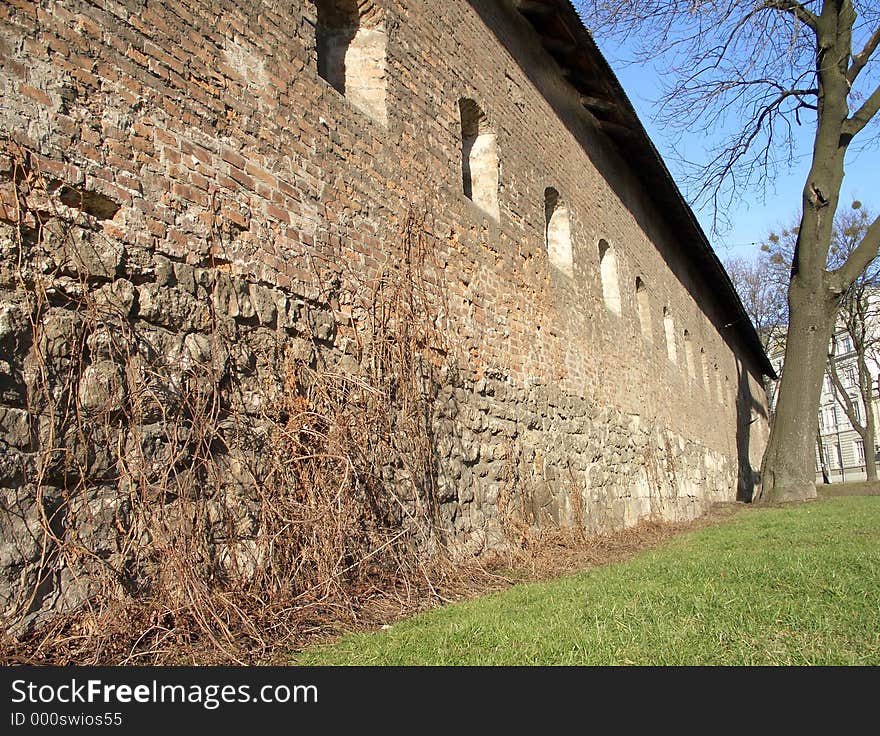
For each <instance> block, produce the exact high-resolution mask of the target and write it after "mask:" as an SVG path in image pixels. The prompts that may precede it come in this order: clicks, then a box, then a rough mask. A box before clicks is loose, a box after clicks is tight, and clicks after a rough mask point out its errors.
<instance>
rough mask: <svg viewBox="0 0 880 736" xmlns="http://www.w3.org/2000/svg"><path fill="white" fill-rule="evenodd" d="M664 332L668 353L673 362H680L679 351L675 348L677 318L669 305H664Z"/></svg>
mask: <svg viewBox="0 0 880 736" xmlns="http://www.w3.org/2000/svg"><path fill="white" fill-rule="evenodd" d="M663 332H664V334H665V335H666V354H667V355H668V356H669V360H671V361H672V362H673V363H677V362H678V353H677V352H676V350H675V320H674V319H673V317H672V312H670V311H669V307H663Z"/></svg>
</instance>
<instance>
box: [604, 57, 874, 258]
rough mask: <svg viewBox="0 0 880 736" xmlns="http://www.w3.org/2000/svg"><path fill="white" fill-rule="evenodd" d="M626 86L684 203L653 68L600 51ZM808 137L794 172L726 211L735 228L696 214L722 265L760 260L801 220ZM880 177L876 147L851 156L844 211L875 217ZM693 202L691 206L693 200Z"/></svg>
mask: <svg viewBox="0 0 880 736" xmlns="http://www.w3.org/2000/svg"><path fill="white" fill-rule="evenodd" d="M600 47H601V48H602V51H603V53H605V54H606V56H607V58H608V60H609V62H610V63H611V66H612V68H614V70H615V72H616V74H617V76H618V78H619V80H620V83H621V85H622V86H623V88H624V90H626V93H627V95H628V96H629V98H630V101H631V102H632V103H633V106H634V107H635V109H636V112H637V113H638V115H639V118H640V119H641V121H642V124H643V125H644V126H645V129H646V130H647V131H648V135H650V136H651V140H653V141H654V145H655V146H656V147H657V150H658V151H660V154H661V155H662V156H663V158H664V160H665V161H666V165H667V167H668V168H669V170H670V172H671V173H672V176H673V178H675V179H676V181H677V182H678V183H679V187H680V188H681V190H682V194H684V196H685V198H686V199H688V200H689V197H688V192H687V191H686V189H685V188H684V187H683V186H682V185H681V182H682V180H683V176H682V171H681V169H680V168H679V167H678V166H677V165H676V161H675V158H674V156H673V155H672V150H673V149H672V144H673V140H672V139H671V137H670V136H669V134H668V133H667V132H666V131H664V130H663V129H662V128H661V127H660V126H658V125H657V124H656V123H655V122H654V110H653V105H652V103H653V102H654V100H655V99H656V96H657V89H658V83H657V75H656V73H655V71H654V70H653V69H652V68H651V67H650V65H635V64H629V65H628V64H623V63H620V61H619V59H616V58H615V53H614V49H612V48H605V47H604V46H601V45H600ZM803 130H804V134H803V137H802V140H801V143H800V148H799V150H798V152H797V155H798V159H797V160H796V161H795V164H794V167H793V168H792V169H791V171H788V172H785V171H784V170H783V169H781V170H780V175H779V176H778V178H777V179H776V181H774V182H772V184H770V185H769V186H768V187H767V189H766V191H761V190H758V189H753V190H749V191H745V192H743V193H742V194H741V199H740V200H738V201H737V202H735V204H734V206H733V207H732V208H731V209H730V210H729V211H727V212H726V213H724V214H726V215H727V218H728V219H729V220H730V223H731V224H730V228H729V229H727V230H723V231H722V232H720V233H717V234H715V233H713V232H712V221H713V214H714V213H713V211H712V209H711V207H703V208H702V209H699V208H696V207H695V208H694V212H695V213H696V215H697V218H698V219H699V221H700V224H701V225H702V226H703V229H704V230H705V232H706V235H707V236H708V237H709V241H710V242H711V243H712V245H713V247H714V248H715V251H716V253H717V254H718V256H719V257H720V258H721V259H722V260H726V259H728V258H732V257H746V258H748V257H751V256H754V255H755V254H757V252H758V245H756V244H757V243H760V242H762V241H763V240H765V239H766V237H767V235H768V234H770V233H771V232H773V231H774V230H775V231H777V232H778V231H779V230H780V229H782V227H784V226H785V225H790V224H792V223H793V222H796V220H797V214H798V211H799V207H800V200H801V191H802V189H803V185H804V181H805V179H806V176H807V173H808V171H809V165H810V153H811V151H812V138H811V133H812V127H811V126H810V125H804V127H803ZM702 140H703V139H702V138H700V136H697V135H694V136H692V137H691V138H688V139H686V140H685V142H686V143H687V145H688V147H689V148H690V149H694V148H695V146H697V145H699V142H700V141H702ZM702 153H703V151H700V150H689V152H688V155H689V156H690V157H692V158H701V154H702ZM878 173H880V150H878V147H877V146H874V147H872V148H870V149H867V150H863V151H858V150H851V151H850V153H849V156H848V158H847V162H846V176H845V178H844V184H843V190H842V193H841V200H840V202H841V207H845V206H848V205H849V204H850V202H852V201H853V200H854V199H858V200H860V201H862V202H863V203H864V204H865V205H866V206H867V207H869V208H870V209H871V210H872V211H877V210H880V201H878V200H880V197H878V186H877V181H878ZM689 201H690V200H689Z"/></svg>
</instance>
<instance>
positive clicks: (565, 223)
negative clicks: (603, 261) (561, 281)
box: [544, 187, 574, 276]
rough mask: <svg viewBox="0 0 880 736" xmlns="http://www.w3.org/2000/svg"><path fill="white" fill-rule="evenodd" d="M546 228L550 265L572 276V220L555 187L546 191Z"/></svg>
mask: <svg viewBox="0 0 880 736" xmlns="http://www.w3.org/2000/svg"><path fill="white" fill-rule="evenodd" d="M544 226H545V237H546V243H547V257H548V259H549V260H550V264H551V265H553V266H555V267H556V268H558V269H559V270H560V271H562V273H564V274H565V275H566V276H572V275H573V273H574V268H573V267H574V258H573V256H572V249H571V220H570V218H569V214H568V208H567V207H566V206H565V205H564V204H563V203H562V201H561V199H560V197H559V192H557V191H556V190H555V189H554V188H553V187H547V188H546V189H545V190H544Z"/></svg>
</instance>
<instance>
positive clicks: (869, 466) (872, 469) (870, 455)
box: [862, 403, 877, 480]
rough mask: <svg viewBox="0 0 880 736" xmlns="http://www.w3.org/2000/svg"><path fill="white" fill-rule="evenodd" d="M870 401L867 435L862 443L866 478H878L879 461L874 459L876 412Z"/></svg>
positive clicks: (867, 411) (867, 410)
mask: <svg viewBox="0 0 880 736" xmlns="http://www.w3.org/2000/svg"><path fill="white" fill-rule="evenodd" d="M873 411H874V410H873V407H872V406H871V404H870V403H868V404H866V405H865V415H866V416H865V436H864V437H863V438H862V445H863V446H864V448H865V478H866V480H877V462H876V460H874V433H875V429H874V414H873Z"/></svg>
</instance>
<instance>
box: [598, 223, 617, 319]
mask: <svg viewBox="0 0 880 736" xmlns="http://www.w3.org/2000/svg"><path fill="white" fill-rule="evenodd" d="M599 274H600V276H601V278H602V296H603V298H604V299H605V306H606V307H608V310H609V311H611V312H614V314H620V284H619V282H618V279H617V255H616V254H615V253H614V248H612V247H611V245H609V243H608V241H607V240H600V241H599Z"/></svg>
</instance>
